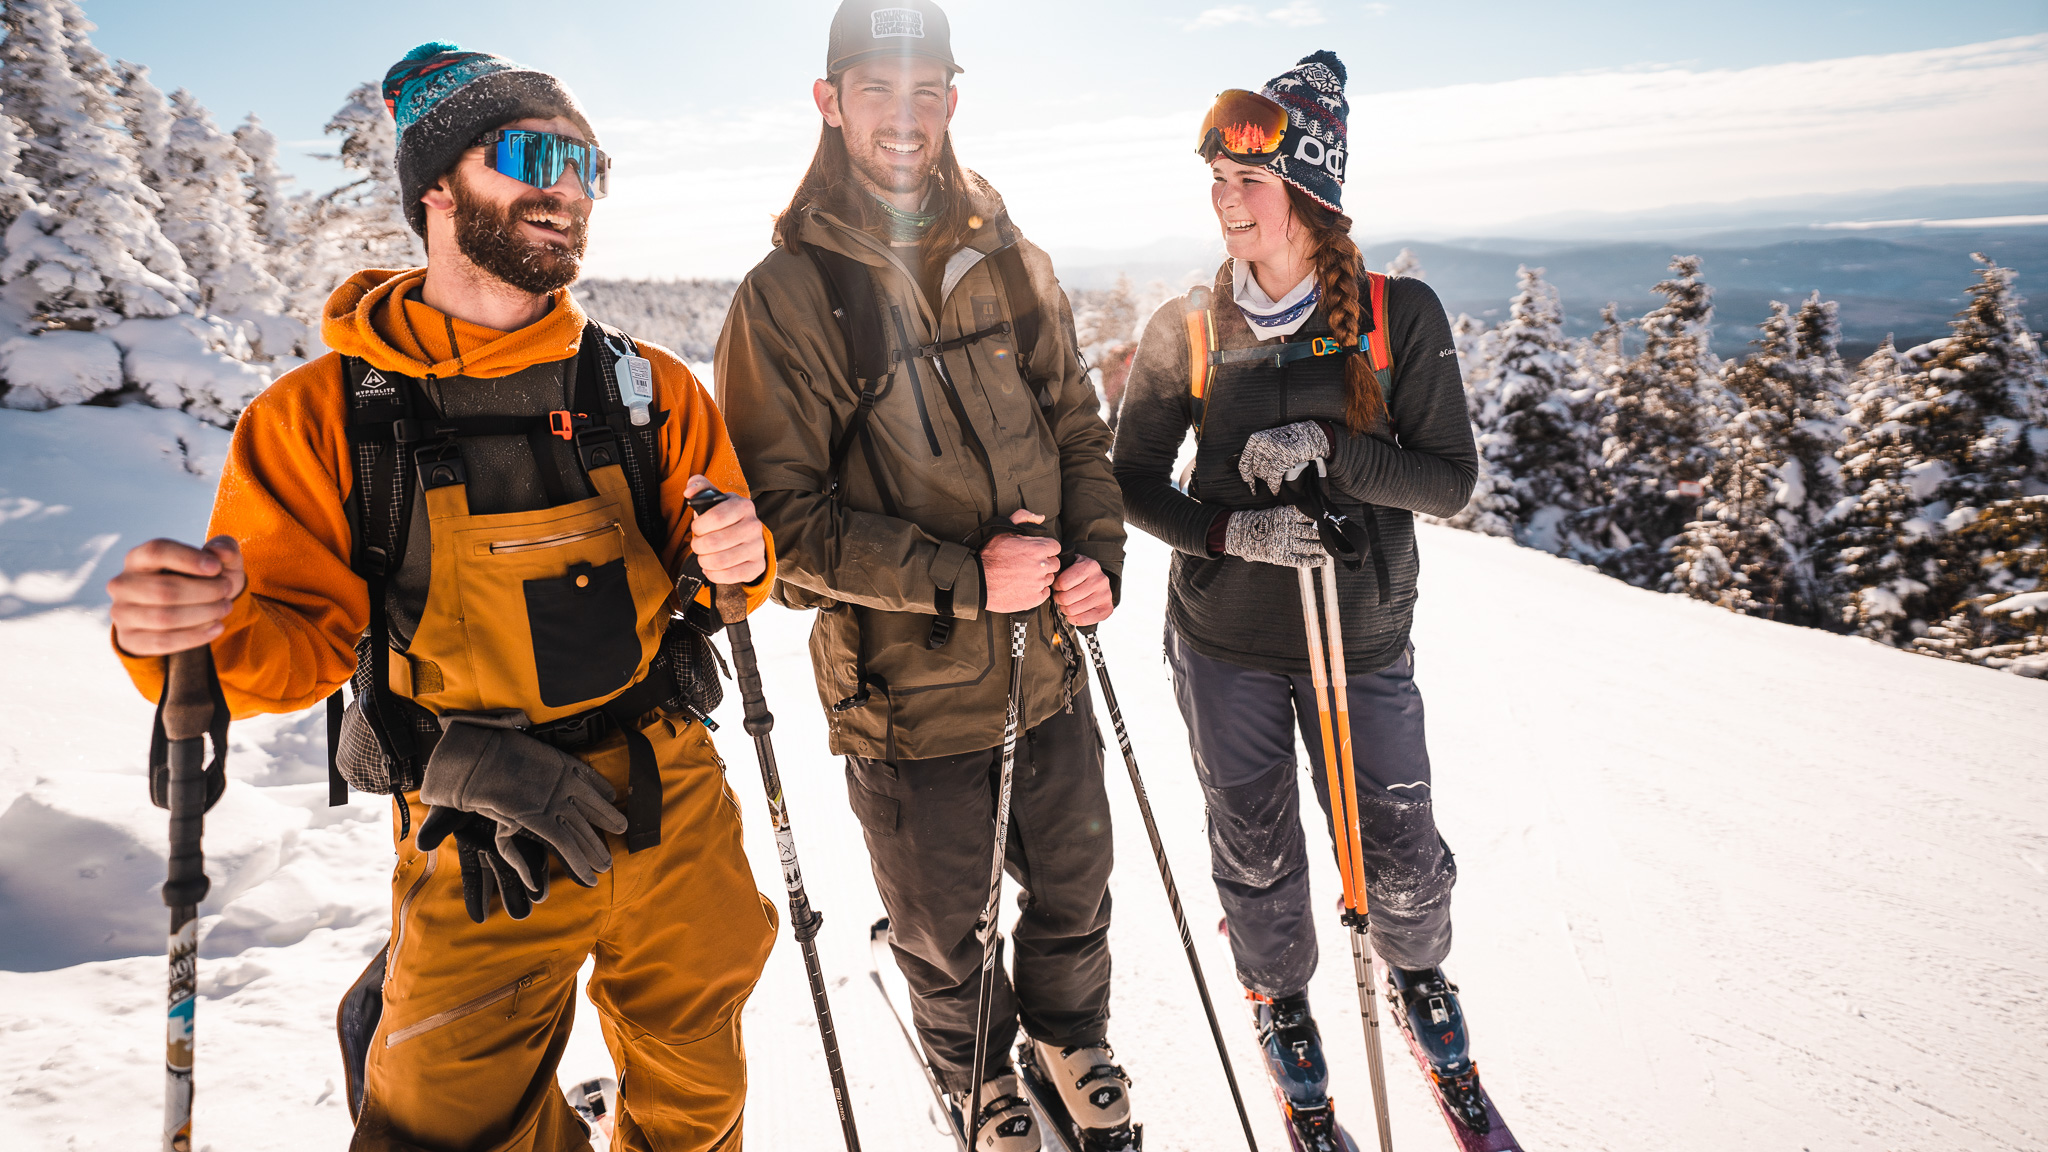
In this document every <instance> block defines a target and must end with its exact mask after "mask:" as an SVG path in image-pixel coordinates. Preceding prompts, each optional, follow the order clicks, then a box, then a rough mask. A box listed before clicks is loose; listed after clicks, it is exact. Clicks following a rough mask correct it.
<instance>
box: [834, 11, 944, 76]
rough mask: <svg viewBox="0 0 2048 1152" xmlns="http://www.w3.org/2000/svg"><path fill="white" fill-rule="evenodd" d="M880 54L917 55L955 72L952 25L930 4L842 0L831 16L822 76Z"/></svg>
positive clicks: (844, 69)
mask: <svg viewBox="0 0 2048 1152" xmlns="http://www.w3.org/2000/svg"><path fill="white" fill-rule="evenodd" d="M884 56H923V57H925V58H926V59H928V60H937V61H938V62H939V63H941V64H944V65H945V66H946V67H948V68H950V69H952V70H953V71H955V72H965V71H966V69H965V68H962V67H960V65H958V64H955V63H954V62H953V34H952V27H951V26H950V25H949V24H947V23H946V14H945V13H944V12H942V11H940V9H939V6H938V5H937V4H934V3H932V2H931V0H845V3H843V4H841V5H840V6H839V11H837V12H835V13H833V14H832V39H831V41H830V42H829V43H828V44H827V45H826V46H825V75H827V76H836V75H838V74H839V73H841V72H844V71H846V70H847V69H848V68H851V67H853V66H854V65H855V64H862V63H866V62H867V61H869V60H878V59H881V58H882V57H884Z"/></svg>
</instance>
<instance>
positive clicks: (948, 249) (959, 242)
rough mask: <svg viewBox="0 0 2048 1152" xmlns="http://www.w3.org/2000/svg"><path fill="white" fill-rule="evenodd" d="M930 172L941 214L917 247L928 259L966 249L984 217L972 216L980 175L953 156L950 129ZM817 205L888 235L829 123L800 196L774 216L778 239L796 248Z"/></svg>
mask: <svg viewBox="0 0 2048 1152" xmlns="http://www.w3.org/2000/svg"><path fill="white" fill-rule="evenodd" d="M845 77H846V74H845V73H843V72H842V73H840V74H838V75H836V76H828V77H826V78H825V82H826V83H828V84H830V85H832V87H833V88H834V89H835V90H838V89H839V87H840V84H841V82H842V81H844V79H845ZM931 175H932V180H933V182H934V185H935V186H934V188H933V190H932V191H933V198H934V202H935V203H936V204H937V205H938V214H939V218H938V219H937V220H935V221H933V223H932V226H931V229H930V231H928V232H926V233H925V234H924V240H923V241H922V242H921V243H920V244H919V249H920V252H921V254H922V255H923V257H924V259H926V260H935V259H936V260H946V259H949V258H951V257H952V255H953V253H955V252H958V251H959V250H960V249H961V248H962V247H964V246H965V245H966V243H967V238H968V237H969V236H970V235H972V234H973V233H974V230H975V229H976V228H978V227H980V226H981V220H980V218H979V217H977V216H975V215H974V198H973V196H972V195H970V190H971V189H972V188H973V187H974V184H973V183H972V181H974V180H976V179H978V177H970V176H969V175H968V172H967V170H966V169H965V168H962V167H961V166H960V160H959V157H957V156H955V155H954V154H953V134H952V133H951V132H948V133H946V135H945V138H944V140H943V141H941V143H940V144H939V155H938V159H937V161H936V162H934V163H933V164H932V172H931ZM816 208H822V209H824V210H826V211H828V212H831V213H833V214H834V215H837V216H840V217H841V218H843V219H845V220H846V222H847V223H849V224H851V225H853V226H854V227H856V228H859V229H860V230H862V231H863V232H867V233H870V234H871V235H874V236H877V237H886V222H885V221H884V219H883V216H882V210H881V207H880V205H878V204H876V203H875V198H874V195H873V194H872V193H870V192H869V191H868V190H867V187H866V186H865V185H863V184H862V183H861V182H860V180H859V179H858V178H857V177H856V176H854V174H853V158H852V157H851V156H849V155H848V154H847V151H846V134H845V133H844V132H842V131H841V130H839V129H837V128H834V127H833V126H832V125H830V124H821V125H820V126H819V131H818V150H817V151H816V152H815V153H813V154H812V156H811V166H810V168H809V169H808V170H807V171H805V172H804V178H803V180H802V181H800V182H798V184H797V186H796V194H795V195H794V196H791V197H790V198H789V207H787V208H785V209H783V210H782V212H781V213H780V214H778V215H777V216H776V217H775V243H776V244H777V245H778V246H780V247H783V248H788V249H790V250H792V251H794V250H795V248H796V240H797V233H798V232H799V231H800V230H801V229H802V228H803V220H804V215H805V213H806V212H807V211H809V210H811V209H816Z"/></svg>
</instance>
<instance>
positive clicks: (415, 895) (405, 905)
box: [384, 796, 441, 984]
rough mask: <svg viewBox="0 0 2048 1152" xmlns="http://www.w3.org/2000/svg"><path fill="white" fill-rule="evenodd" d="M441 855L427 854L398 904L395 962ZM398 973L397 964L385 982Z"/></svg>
mask: <svg viewBox="0 0 2048 1152" xmlns="http://www.w3.org/2000/svg"><path fill="white" fill-rule="evenodd" d="M399 803H401V804H403V803H405V798H404V797H403V796H401V797H399ZM440 855H441V853H440V851H439V850H438V849H436V850H435V851H432V852H429V853H427V854H426V857H427V866H426V867H425V868H423V869H421V870H420V878H419V879H417V880H415V881H413V882H412V887H410V888H408V889H406V890H405V899H403V900H400V901H399V902H398V923H396V924H393V925H392V926H391V955H392V957H393V959H394V960H395V959H396V958H397V956H398V948H399V945H401V944H404V943H405V926H406V924H407V923H408V922H409V921H410V919H411V913H412V902H413V901H415V900H417V899H419V897H420V890H421V889H423V888H425V887H426V886H427V881H429V880H431V879H433V878H434V862H435V861H436V860H437V859H438V858H439V857H440ZM396 971H398V966H397V965H396V964H395V963H394V964H392V965H391V966H390V967H389V968H388V969H387V970H386V972H385V973H384V982H385V983H386V984H389V983H391V976H392V973H394V972H396Z"/></svg>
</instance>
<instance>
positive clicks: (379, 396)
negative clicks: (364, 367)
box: [355, 368, 398, 404]
mask: <svg viewBox="0 0 2048 1152" xmlns="http://www.w3.org/2000/svg"><path fill="white" fill-rule="evenodd" d="M396 395H398V389H397V387H395V386H394V385H393V384H392V383H391V382H390V381H389V380H386V379H384V374H383V373H381V372H379V371H377V370H376V369H375V368H372V369H370V372H369V375H367V376H364V377H363V382H362V383H360V384H358V385H356V395H355V401H356V403H358V404H368V403H369V402H371V401H372V400H388V399H390V398H391V397H393V396H396Z"/></svg>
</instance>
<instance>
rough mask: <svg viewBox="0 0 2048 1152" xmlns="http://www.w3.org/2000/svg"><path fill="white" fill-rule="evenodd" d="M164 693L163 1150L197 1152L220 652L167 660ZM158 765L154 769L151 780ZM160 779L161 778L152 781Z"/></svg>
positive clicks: (158, 744) (221, 731)
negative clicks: (166, 986) (167, 929)
mask: <svg viewBox="0 0 2048 1152" xmlns="http://www.w3.org/2000/svg"><path fill="white" fill-rule="evenodd" d="M165 663H166V670H165V675H164V694H163V699H162V701H161V702H160V704H159V706H158V713H157V716H158V722H159V724H160V725H161V729H162V731H161V736H160V741H158V740H153V741H152V742H151V743H152V744H153V745H155V747H152V749H151V752H152V754H153V755H152V757H151V759H152V760H157V758H158V757H157V755H156V754H157V753H159V751H160V752H161V755H162V760H161V764H162V766H163V767H164V768H165V769H167V771H165V772H164V774H163V785H162V789H161V792H162V795H161V797H160V802H161V803H162V804H163V806H165V807H167V808H169V809H170V810H171V840H170V857H169V864H170V868H169V873H170V875H169V877H168V879H166V880H165V882H164V889H163V896H164V903H165V904H166V905H169V907H170V909H171V933H170V958H171V983H170V996H169V1000H168V1004H167V1007H168V1012H167V1015H166V1019H165V1029H164V1138H163V1148H164V1152H190V1150H191V1148H192V1147H193V1144H192V1059H193V1048H194V1045H193V1032H192V1024H193V1008H194V1007H195V1005H196V1002H197V999H198V994H199V989H198V984H199V931H198V929H199V902H200V901H202V900H204V899H206V892H207V888H208V887H209V881H208V880H207V878H206V860H205V857H204V856H203V855H202V854H201V851H200V835H201V832H202V830H203V828H204V825H205V821H206V809H207V807H208V806H209V805H210V803H211V801H212V799H213V797H211V796H209V795H208V794H207V793H208V791H209V788H208V780H207V776H208V771H207V764H206V738H207V735H208V734H209V733H211V734H212V735H213V737H214V755H215V759H216V761H218V759H219V758H220V756H221V754H222V749H223V748H225V746H226V745H225V741H224V737H225V736H226V720H227V716H226V714H225V712H224V711H223V710H221V709H219V708H217V705H218V703H219V692H220V688H219V683H218V681H217V680H216V679H215V678H214V671H213V650H212V649H211V648H208V647H205V646H203V645H202V646H200V647H198V648H193V649H190V650H188V651H184V652H179V653H176V654H175V655H172V656H170V657H169V658H168V659H167V660H166V662H165ZM157 768H158V765H157V764H152V765H151V770H152V776H153V777H154V776H155V775H156V772H157ZM153 782H154V781H153Z"/></svg>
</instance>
